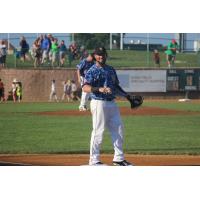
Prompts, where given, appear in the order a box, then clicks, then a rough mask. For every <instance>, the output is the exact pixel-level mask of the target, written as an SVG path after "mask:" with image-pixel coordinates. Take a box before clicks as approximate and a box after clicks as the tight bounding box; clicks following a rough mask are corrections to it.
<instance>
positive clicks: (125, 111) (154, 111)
mask: <svg viewBox="0 0 200 200" xmlns="http://www.w3.org/2000/svg"><path fill="white" fill-rule="evenodd" d="M120 113H121V115H125V116H127V115H192V114H193V115H195V114H200V112H191V111H180V110H173V109H165V108H158V107H145V106H143V107H141V108H139V109H130V108H128V107H120ZM34 114H37V115H47V116H88V115H91V114H90V112H89V111H87V112H80V111H78V110H63V111H48V112H37V113H34Z"/></svg>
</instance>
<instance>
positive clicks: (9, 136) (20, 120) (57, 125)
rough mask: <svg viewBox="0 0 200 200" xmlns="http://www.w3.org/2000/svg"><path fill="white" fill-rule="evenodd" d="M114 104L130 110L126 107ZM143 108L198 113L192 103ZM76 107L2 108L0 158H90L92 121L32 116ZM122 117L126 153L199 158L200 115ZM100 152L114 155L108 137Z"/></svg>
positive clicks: (34, 105)
mask: <svg viewBox="0 0 200 200" xmlns="http://www.w3.org/2000/svg"><path fill="white" fill-rule="evenodd" d="M118 104H119V106H129V105H128V104H127V103H126V102H122V103H118ZM144 106H147V107H148V106H153V107H161V108H170V109H177V110H187V111H200V104H199V103H192V102H190V103H179V102H168V103H166V102H163V101H162V102H157V101H156V102H153V101H149V102H148V101H147V102H145V103H144ZM77 107H78V104H77V103H71V104H67V103H18V104H13V103H12V102H10V103H1V104H0V153H2V154H4V153H6V154H7V153H88V152H89V141H90V132H91V116H80V117H75V116H74V117H73V116H70V117H69V116H41V115H35V114H34V112H41V111H58V110H66V109H77ZM122 118H123V122H124V125H125V141H124V150H125V152H126V153H141V154H200V114H198V115H171V116H170V115H168V116H164V115H162V116H150V115H149V116H123V117H122ZM102 152H104V153H112V152H113V150H112V144H111V139H110V136H109V134H108V132H105V137H104V141H103V145H102Z"/></svg>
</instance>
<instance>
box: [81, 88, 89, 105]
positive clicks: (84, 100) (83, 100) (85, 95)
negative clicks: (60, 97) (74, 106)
mask: <svg viewBox="0 0 200 200" xmlns="http://www.w3.org/2000/svg"><path fill="white" fill-rule="evenodd" d="M89 96H90V93H87V92H83V90H82V94H81V101H80V106H79V108H84V107H85V106H87V102H88V99H89Z"/></svg>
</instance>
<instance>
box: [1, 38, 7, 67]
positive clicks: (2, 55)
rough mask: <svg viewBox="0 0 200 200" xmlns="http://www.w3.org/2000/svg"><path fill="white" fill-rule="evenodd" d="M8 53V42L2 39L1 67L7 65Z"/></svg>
mask: <svg viewBox="0 0 200 200" xmlns="http://www.w3.org/2000/svg"><path fill="white" fill-rule="evenodd" d="M6 55H7V50H6V44H5V41H4V40H2V41H0V67H2V68H3V67H5V66H6Z"/></svg>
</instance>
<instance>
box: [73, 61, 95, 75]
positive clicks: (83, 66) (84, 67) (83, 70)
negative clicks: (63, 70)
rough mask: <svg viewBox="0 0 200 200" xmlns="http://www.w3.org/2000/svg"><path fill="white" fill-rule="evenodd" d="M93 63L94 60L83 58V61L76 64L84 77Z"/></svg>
mask: <svg viewBox="0 0 200 200" xmlns="http://www.w3.org/2000/svg"><path fill="white" fill-rule="evenodd" d="M92 65H94V62H93V61H92V62H88V61H87V59H86V58H85V59H83V60H81V62H80V63H79V64H78V65H76V67H77V68H78V69H79V70H80V75H81V76H82V77H85V74H86V73H87V71H88V70H89V69H90V68H91V67H92Z"/></svg>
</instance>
